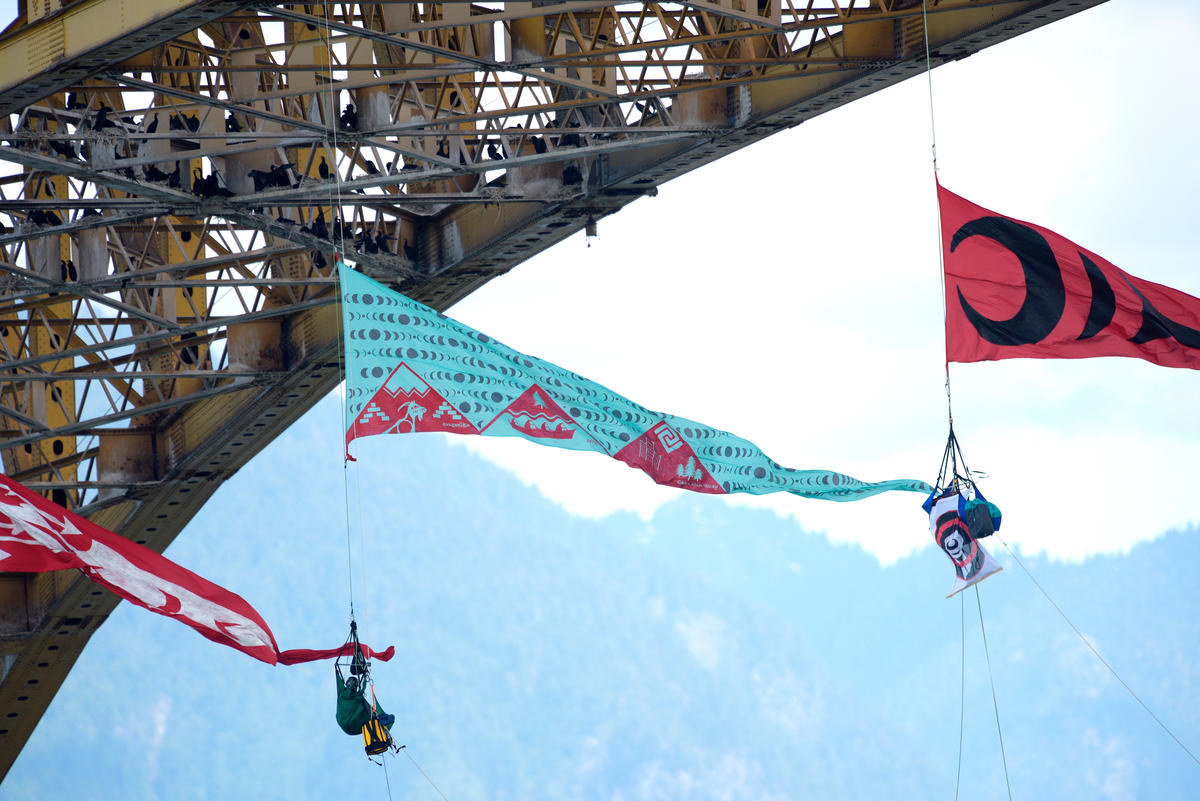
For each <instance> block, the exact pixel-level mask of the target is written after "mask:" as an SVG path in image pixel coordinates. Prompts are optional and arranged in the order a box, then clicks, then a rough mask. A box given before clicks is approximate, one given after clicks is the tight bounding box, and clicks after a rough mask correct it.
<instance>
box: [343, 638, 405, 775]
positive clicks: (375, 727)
mask: <svg viewBox="0 0 1200 801" xmlns="http://www.w3.org/2000/svg"><path fill="white" fill-rule="evenodd" d="M333 672H334V677H335V678H336V680H337V715H336V717H337V723H338V726H339V727H340V728H341V730H342V731H344V732H345V733H346V734H349V735H351V736H353V735H356V734H361V735H362V738H363V747H364V749H365V750H366V752H367V755H368V756H375V755H377V754H382V753H383V752H385V751H387V750H388V749H389V748H396V745H395V741H394V740H393V739H392V734H391V728H392V724H393V723H395V722H396V716H395V715H389V714H388V713H387V712H384V711H383V707H382V706H380V705H379V702H378V701H377V700H376V698H375V684H374V682H373V681H372V680H371V662H370V661H369V660H368V659H367V658H366V657H365V656H364V655H363V649H362V645H361V644H360V643H359V641H358V624H357V623H356V622H355V621H354V620H353V619H351V621H350V636H349V637H348V638H347V639H346V644H345V646H343V648H342V654H341V655H339V656H338V658H337V660H336V661H334V663H333ZM368 687H369V688H370V690H371V699H370V701H368V700H367V697H366V692H367V688H368ZM397 750H399V749H397Z"/></svg>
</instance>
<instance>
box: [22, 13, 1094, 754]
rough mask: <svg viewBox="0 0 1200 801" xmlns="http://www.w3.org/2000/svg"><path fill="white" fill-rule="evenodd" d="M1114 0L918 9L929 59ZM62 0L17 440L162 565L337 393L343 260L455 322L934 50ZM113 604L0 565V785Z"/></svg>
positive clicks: (778, 37)
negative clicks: (490, 291) (199, 521)
mask: <svg viewBox="0 0 1200 801" xmlns="http://www.w3.org/2000/svg"><path fill="white" fill-rule="evenodd" d="M1102 1H1103V0H929V3H928V17H927V20H928V32H929V45H930V49H929V56H930V62H931V63H932V64H934V65H937V64H940V63H943V62H945V61H948V60H952V59H957V58H962V57H964V56H967V55H970V54H971V53H973V52H975V51H977V50H979V49H982V48H983V47H986V46H988V45H991V44H994V43H996V42H999V41H1003V40H1004V39H1007V38H1010V37H1012V36H1015V35H1017V34H1019V33H1022V32H1024V31H1027V30H1030V29H1032V28H1036V27H1039V26H1041V25H1044V24H1047V23H1049V22H1052V21H1054V20H1056V19H1059V18H1061V17H1063V16H1067V15H1069V14H1072V13H1075V12H1078V11H1081V10H1083V9H1085V8H1088V7H1091V6H1094V5H1097V4H1098V3H1099V2H1102ZM50 5H51V6H53V5H54V4H53V3H51V4H50ZM62 5H63V7H62V8H61V9H60V10H57V11H53V12H52V13H50V14H49V15H48V16H47V17H45V18H43V19H39V20H18V21H17V22H16V23H14V24H13V25H12V26H10V27H9V29H8V30H7V31H6V32H5V33H4V34H3V35H2V36H0V75H3V76H4V78H3V79H0V109H2V110H3V111H4V112H5V116H4V118H3V119H0V140H3V145H0V161H3V162H4V165H5V166H0V226H3V230H0V453H2V455H3V459H4V465H5V472H6V473H7V474H8V475H10V476H13V477H15V478H17V479H18V480H21V481H23V482H25V483H26V484H27V485H29V486H32V487H35V488H37V489H39V490H41V491H43V492H45V493H46V494H47V495H49V496H50V497H52V498H54V499H55V500H57V501H58V502H60V503H62V504H63V505H65V506H68V507H70V508H73V509H75V510H76V511H78V512H79V513H81V514H84V515H86V516H87V517H89V518H90V519H92V520H93V521H95V522H97V523H99V524H101V525H104V526H106V527H108V528H110V529H113V530H115V531H118V532H119V533H121V534H123V535H124V536H126V537H129V538H131V539H134V540H136V541H138V542H142V543H144V544H146V545H148V546H149V547H152V548H154V549H156V550H159V551H161V550H162V549H164V548H165V547H166V546H167V545H168V544H169V543H170V542H171V540H172V539H173V538H174V537H175V536H176V535H177V534H178V533H179V531H180V530H181V529H182V528H183V526H184V525H185V523H186V522H187V521H188V520H189V519H190V518H191V517H192V516H193V515H194V514H195V512H196V511H197V510H198V509H199V508H200V507H201V506H202V505H203V503H204V501H205V500H207V498H208V497H209V496H210V495H211V494H212V492H213V491H215V489H216V488H217V487H218V486H219V485H220V483H221V482H222V481H223V480H224V479H226V478H228V477H229V476H231V475H232V474H233V473H234V472H236V470H237V469H238V468H239V467H241V465H243V464H244V463H245V462H246V461H247V460H248V459H249V458H250V457H251V456H252V455H253V454H254V453H256V452H257V451H258V450H260V449H261V448H262V447H264V446H265V445H266V444H267V443H268V442H270V440H271V439H272V438H273V437H275V436H276V435H277V434H279V433H280V432H281V431H283V430H284V429H285V428H286V427H287V426H288V425H289V424H290V423H291V422H292V421H293V420H295V419H296V418H297V417H298V416H299V415H300V414H302V413H303V412H304V411H305V410H306V409H308V408H309V407H310V406H311V405H312V404H313V403H315V402H316V401H317V400H318V399H319V398H320V397H322V396H323V395H324V394H326V393H327V392H328V391H329V390H330V389H331V388H332V387H334V386H335V385H336V384H337V382H338V381H339V380H340V374H341V359H340V354H339V348H338V342H337V331H338V324H337V313H338V312H337V306H336V302H335V298H336V291H335V290H336V287H335V284H336V279H335V277H334V274H333V272H332V268H333V261H334V258H333V253H334V252H335V251H336V252H340V253H343V254H346V255H348V256H350V257H351V258H352V259H353V260H354V261H356V262H358V263H359V264H360V265H362V266H363V267H364V268H365V269H366V270H368V271H369V272H370V274H372V275H373V276H375V277H377V278H379V279H381V280H384V281H385V282H386V283H388V284H390V285H392V286H393V287H395V288H397V289H399V290H401V291H404V292H406V293H408V294H410V295H412V296H413V297H415V298H417V299H418V300H421V301H423V302H425V303H428V304H430V305H432V306H434V307H436V308H440V309H444V308H446V307H447V306H449V305H450V304H452V303H453V302H455V301H456V300H458V299H460V298H462V297H464V296H465V295H467V294H468V293H470V292H471V291H472V290H474V289H475V288H477V287H478V286H480V285H482V284H483V283H485V282H486V281H489V280H491V279H492V278H494V277H496V276H498V275H502V274H503V273H505V272H506V271H508V270H509V269H511V268H512V267H513V266H515V265H516V264H518V263H520V262H521V261H523V260H524V259H525V258H527V257H529V256H530V255H532V254H534V253H536V252H539V251H541V250H544V249H546V248H547V247H549V246H551V245H553V244H554V243H556V242H558V241H560V240H562V239H564V238H565V237H567V236H569V235H570V234H572V233H574V232H576V231H578V230H580V229H581V228H583V227H584V225H585V224H586V223H587V222H588V221H589V220H594V219H597V218H599V217H602V216H604V215H606V214H611V213H613V212H614V211H617V210H619V209H621V208H623V207H624V206H625V205H627V204H629V203H631V202H633V201H634V200H636V199H637V198H639V197H642V196H643V195H646V194H653V193H654V192H655V187H656V186H657V185H658V184H660V183H662V182H664V181H667V180H669V179H670V178H672V177H674V176H676V175H680V174H682V173H684V172H687V171H690V170H692V169H695V168H696V167H698V166H700V165H702V164H705V163H707V162H709V161H712V160H714V159H716V158H719V157H720V156H722V155H724V154H725V153H727V152H730V151H732V150H736V149H738V148H741V147H744V146H745V145H747V144H749V143H751V142H753V141H756V140H758V139H761V138H763V137H765V136H768V135H770V134H771V133H774V132H776V131H778V130H781V129H783V128H786V127H791V126H794V125H797V124H799V123H800V122H802V121H804V120H805V119H808V118H810V117H812V116H815V115H817V114H820V113H823V112H824V111H828V110H830V109H832V108H835V107H837V106H840V105H842V104H845V103H848V102H850V101H852V100H854V99H855V98H857V97H860V96H863V95H865V94H869V93H871V92H874V91H876V90H877V89H880V88H883V87H885V86H888V85H890V84H892V83H896V82H898V81H900V80H903V79H904V78H906V77H909V76H912V75H914V74H918V73H920V72H921V71H923V70H924V69H925V66H926V50H925V37H924V34H925V30H926V28H925V20H926V17H925V15H924V14H923V9H922V4H921V2H920V0H872V1H871V2H866V1H864V0H858V1H857V2H854V1H852V0H825V2H823V3H816V2H803V3H802V2H799V1H798V0H755V2H748V0H712V1H711V2H708V1H704V0H694V1H693V2H677V3H620V2H587V1H586V0H576V1H575V2H507V3H504V2H496V3H479V2H477V3H470V2H446V3H438V4H418V3H411V2H399V1H398V0H377V1H376V2H362V3H328V4H323V3H308V4H304V3H284V4H277V3H271V2H235V1H233V0H227V1H226V2H183V1H182V0H174V2H172V1H171V0H79V1H78V2H74V3H64V4H62ZM116 602H117V599H116V598H115V596H113V595H111V594H110V593H108V592H106V591H103V590H100V589H99V588H96V587H94V586H92V585H90V584H88V583H87V582H86V581H83V580H82V579H78V578H77V577H75V576H72V575H68V574H46V575H20V574H0V711H3V712H4V714H5V717H4V718H3V720H2V721H0V772H6V771H7V769H8V767H9V766H10V765H11V764H12V762H13V760H14V759H15V758H16V756H17V754H18V753H19V752H20V749H21V747H22V746H23V744H24V742H25V740H26V739H27V738H28V736H29V734H30V733H31V732H32V730H33V727H34V726H35V725H36V723H37V721H38V719H39V718H40V716H41V714H42V713H43V711H44V710H45V708H46V706H47V705H48V704H49V702H50V700H51V699H52V698H53V696H54V693H55V692H56V690H57V688H58V686H59V685H60V684H61V682H62V680H63V678H64V677H65V675H66V673H67V671H69V669H70V667H71V665H72V664H73V663H74V660H75V658H76V657H77V656H78V654H79V653H80V651H81V649H82V648H83V646H84V645H85V644H86V642H87V640H88V638H89V637H90V635H91V633H92V632H93V631H95V630H96V628H97V627H98V626H99V625H100V624H101V623H102V622H103V621H104V619H105V618H106V617H107V615H108V614H109V612H111V610H112V609H113V608H114V606H115V604H116Z"/></svg>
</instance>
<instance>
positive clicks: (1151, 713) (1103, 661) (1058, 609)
mask: <svg viewBox="0 0 1200 801" xmlns="http://www.w3.org/2000/svg"><path fill="white" fill-rule="evenodd" d="M994 536H995V537H996V539H998V540H1000V544H1001V545H1003V546H1004V550H1006V551H1008V554H1009V556H1011V557H1012V558H1013V561H1014V562H1016V563H1017V564H1018V565H1019V566H1020V568H1021V570H1023V571H1024V572H1025V575H1026V576H1028V577H1029V580H1030V581H1032V582H1033V586H1035V587H1037V588H1038V592H1040V593H1041V594H1042V596H1043V597H1044V598H1045V599H1046V600H1047V601H1049V602H1050V605H1051V606H1053V607H1054V611H1055V612H1058V614H1059V615H1061V616H1062V619H1063V620H1065V621H1066V622H1067V625H1068V626H1070V627H1071V631H1073V632H1075V636H1077V637H1079V639H1080V641H1081V642H1082V643H1083V644H1084V645H1086V646H1087V647H1088V650H1089V651H1091V652H1092V653H1093V654H1094V655H1095V657H1096V658H1097V659H1099V660H1100V664H1102V665H1104V667H1106V668H1108V672H1109V673H1111V674H1112V675H1113V678H1114V679H1116V680H1117V681H1119V682H1120V683H1121V686H1122V687H1124V688H1125V691H1126V692H1127V693H1129V695H1130V696H1131V697H1132V698H1133V700H1135V701H1137V702H1138V703H1139V704H1140V705H1141V707H1142V709H1144V710H1146V714H1147V715H1149V716H1150V717H1151V718H1153V719H1154V722H1155V723H1157V724H1158V725H1159V727H1160V728H1162V730H1163V731H1165V732H1166V733H1167V734H1168V735H1170V737H1171V739H1172V740H1174V741H1175V744H1176V745H1178V746H1179V747H1180V748H1182V749H1183V752H1184V753H1185V754H1187V755H1188V756H1189V757H1191V759H1192V761H1193V762H1195V763H1196V764H1197V765H1200V759H1197V758H1196V755H1195V754H1193V753H1192V752H1191V750H1189V749H1188V747H1187V746H1186V745H1184V744H1183V741H1182V740H1180V739H1179V738H1178V737H1176V736H1175V732H1173V731H1171V729H1170V728H1169V727H1168V726H1167V724H1165V723H1163V722H1162V720H1161V719H1159V717H1158V715H1156V714H1154V711H1153V710H1152V709H1150V707H1149V706H1147V705H1146V702H1145V701H1143V700H1142V699H1141V698H1140V697H1138V694H1137V693H1135V692H1134V691H1133V688H1132V687H1130V686H1129V685H1128V684H1127V683H1126V682H1125V679H1123V678H1121V676H1120V674H1119V673H1117V671H1116V670H1115V669H1114V668H1113V666H1112V665H1110V664H1108V660H1106V659H1105V658H1104V657H1103V656H1101V655H1100V652H1099V651H1097V650H1096V646H1094V645H1092V644H1091V642H1089V641H1088V638H1087V637H1085V636H1083V632H1082V631H1080V630H1079V627H1078V626H1076V625H1075V624H1074V623H1073V622H1071V618H1069V617H1067V613H1066V612H1064V611H1063V610H1062V607H1060V606H1059V605H1058V604H1057V603H1055V602H1054V599H1053V598H1051V597H1050V593H1048V592H1046V590H1045V588H1043V587H1042V585H1041V584H1039V583H1038V580H1037V579H1035V578H1034V577H1033V574H1032V573H1030V572H1029V568H1027V567H1025V563H1024V562H1022V561H1021V560H1020V558H1019V557H1018V556H1017V555H1016V553H1014V552H1013V549H1012V548H1010V547H1008V543H1007V542H1005V541H1004V540H1002V539H1000V535H999V534H996V535H994Z"/></svg>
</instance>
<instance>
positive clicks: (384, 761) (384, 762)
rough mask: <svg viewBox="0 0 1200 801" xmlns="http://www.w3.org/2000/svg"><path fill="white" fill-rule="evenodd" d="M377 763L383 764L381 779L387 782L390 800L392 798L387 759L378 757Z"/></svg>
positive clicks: (389, 800)
mask: <svg viewBox="0 0 1200 801" xmlns="http://www.w3.org/2000/svg"><path fill="white" fill-rule="evenodd" d="M379 764H380V765H383V780H384V781H385V782H387V791H388V801H391V799H392V780H391V778H390V777H389V776H388V769H387V760H386V759H384V758H382V757H380V759H379Z"/></svg>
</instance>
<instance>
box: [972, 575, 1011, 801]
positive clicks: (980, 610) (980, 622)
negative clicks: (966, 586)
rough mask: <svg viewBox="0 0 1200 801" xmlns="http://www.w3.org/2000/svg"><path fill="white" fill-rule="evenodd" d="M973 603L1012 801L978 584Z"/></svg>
mask: <svg viewBox="0 0 1200 801" xmlns="http://www.w3.org/2000/svg"><path fill="white" fill-rule="evenodd" d="M975 604H976V605H977V606H978V607H979V631H980V632H981V633H982V634H983V655H984V658H986V659H987V669H988V683H989V684H991V686H992V709H993V710H994V711H995V713H996V735H997V736H998V737H999V738H1000V763H1001V764H1002V765H1004V787H1005V789H1007V790H1008V801H1012V785H1011V784H1010V783H1009V781H1008V757H1007V756H1005V754H1004V732H1002V731H1001V730H1000V704H998V703H997V702H996V682H995V680H994V679H993V678H992V656H991V654H989V653H988V641H987V629H986V628H984V626H983V602H982V601H980V600H979V585H978V584H976V585H975Z"/></svg>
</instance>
